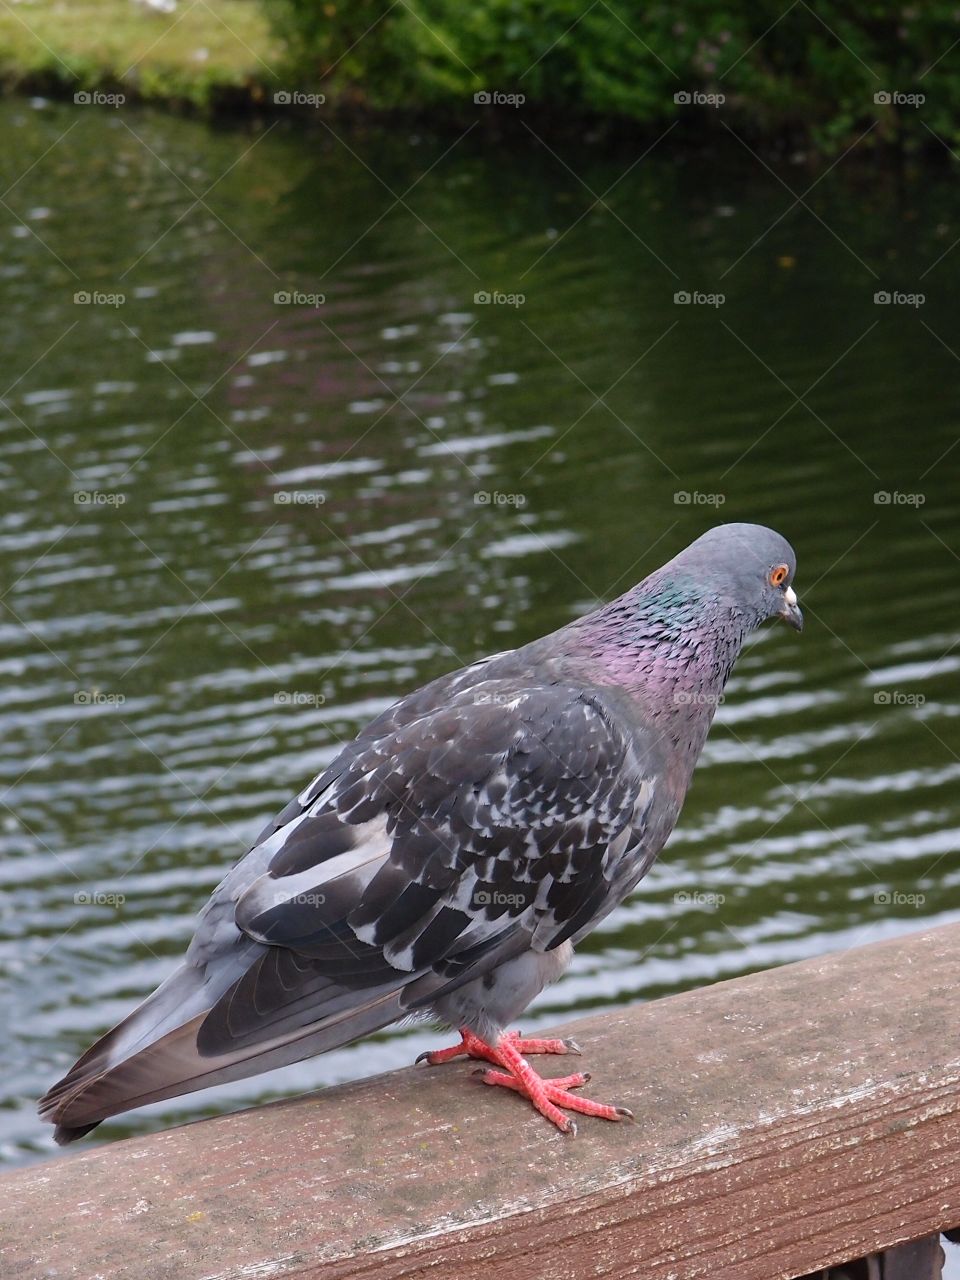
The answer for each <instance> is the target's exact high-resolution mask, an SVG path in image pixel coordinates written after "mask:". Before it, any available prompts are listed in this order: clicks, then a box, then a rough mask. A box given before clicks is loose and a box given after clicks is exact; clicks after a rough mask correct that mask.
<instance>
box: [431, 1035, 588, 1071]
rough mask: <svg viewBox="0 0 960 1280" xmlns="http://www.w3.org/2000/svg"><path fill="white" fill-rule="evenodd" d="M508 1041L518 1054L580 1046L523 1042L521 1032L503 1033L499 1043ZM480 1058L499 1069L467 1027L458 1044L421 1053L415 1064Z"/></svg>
mask: <svg viewBox="0 0 960 1280" xmlns="http://www.w3.org/2000/svg"><path fill="white" fill-rule="evenodd" d="M505 1040H506V1041H509V1042H510V1043H511V1044H512V1045H513V1046H514V1047H515V1048H516V1050H517V1052H518V1053H560V1054H563V1053H577V1054H578V1053H579V1052H580V1046H579V1045H578V1044H577V1042H576V1040H524V1038H523V1033H522V1032H521V1031H505V1032H504V1033H503V1035H502V1037H501V1040H500V1043H501V1044H502V1043H503V1042H504V1041H505ZM464 1057H466V1058H480V1059H482V1060H483V1061H485V1062H492V1063H493V1064H494V1065H495V1066H497V1067H501V1066H503V1063H502V1062H501V1061H500V1059H499V1058H498V1057H497V1056H496V1050H495V1049H491V1047H490V1046H489V1045H488V1044H487V1043H486V1041H484V1040H481V1039H480V1037H479V1036H475V1035H474V1034H473V1032H472V1031H471V1030H470V1029H469V1028H468V1027H461V1028H460V1043H459V1044H453V1045H450V1047H449V1048H447V1049H434V1050H432V1051H430V1052H428V1053H421V1054H420V1055H419V1057H418V1058H417V1062H426V1063H428V1064H429V1065H430V1066H431V1067H438V1066H440V1064H441V1063H442V1062H450V1061H452V1060H453V1059H454V1058H464Z"/></svg>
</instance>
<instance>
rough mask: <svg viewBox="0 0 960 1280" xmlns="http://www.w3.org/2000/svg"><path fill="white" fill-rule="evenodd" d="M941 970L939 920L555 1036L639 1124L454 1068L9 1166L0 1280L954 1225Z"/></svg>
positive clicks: (2, 1202)
mask: <svg viewBox="0 0 960 1280" xmlns="http://www.w3.org/2000/svg"><path fill="white" fill-rule="evenodd" d="M958 975H960V925H955V926H948V927H946V928H940V929H935V930H930V931H927V932H923V933H913V934H908V935H906V936H904V937H901V938H898V939H895V940H894V941H890V942H884V943H880V944H875V945H872V946H868V947H863V948H858V949H855V950H852V951H846V952H841V953H838V954H835V955H830V956H826V957H824V958H821V959H817V960H813V961H806V962H804V963H802V964H796V965H790V966H787V967H784V968H781V969H775V970H769V971H767V972H764V973H760V974H755V975H753V976H751V977H748V978H744V979H738V980H736V981H733V982H725V983H719V984H717V985H716V986H712V987H707V988H703V989H701V990H699V991H694V992H690V993H687V994H685V995H680V996H674V997H671V998H669V999H665V1000H658V1001H655V1002H653V1003H651V1004H647V1005H644V1006H640V1007H637V1008H634V1009H631V1010H629V1011H626V1012H621V1013H615V1014H609V1015H601V1016H596V1017H591V1018H586V1019H583V1020H582V1021H579V1022H577V1023H575V1024H571V1025H569V1026H567V1027H565V1028H563V1031H564V1032H565V1033H567V1034H575V1035H576V1038H577V1039H578V1040H579V1041H580V1043H581V1045H582V1047H583V1050H584V1054H585V1058H584V1064H585V1066H587V1068H588V1069H589V1070H590V1071H592V1072H593V1077H594V1078H593V1082H592V1084H591V1092H592V1093H593V1095H594V1096H596V1097H599V1098H604V1099H610V1100H614V1101H618V1102H623V1103H626V1104H627V1105H629V1106H631V1107H632V1108H633V1109H634V1111H635V1112H636V1115H637V1119H638V1123H637V1124H636V1125H609V1124H603V1123H601V1122H599V1121H589V1120H583V1122H582V1124H581V1126H580V1136H579V1137H577V1138H576V1139H568V1138H564V1137H562V1136H561V1135H559V1134H557V1133H554V1132H553V1131H552V1130H551V1129H550V1128H549V1126H548V1125H547V1124H546V1123H545V1122H544V1121H542V1120H541V1119H540V1118H539V1117H537V1116H535V1115H534V1114H533V1113H532V1111H530V1110H529V1109H528V1107H527V1105H526V1104H525V1103H523V1102H522V1101H521V1100H520V1099H518V1098H515V1097H513V1096H511V1095H507V1094H505V1093H504V1092H503V1091H501V1090H495V1089H487V1088H485V1087H483V1086H482V1085H480V1084H479V1083H477V1082H476V1081H474V1080H472V1079H470V1078H469V1077H470V1073H471V1071H472V1069H473V1067H474V1064H472V1063H471V1064H465V1063H464V1064H456V1065H449V1066H446V1067H438V1068H435V1069H430V1068H426V1067H419V1068H410V1069H409V1070H405V1071H400V1072H395V1073H393V1074H391V1075H389V1076H383V1077H379V1078H377V1079H375V1080H366V1081H361V1082H359V1083H356V1084H352V1085H348V1086H345V1087H341V1088H337V1089H331V1090H329V1091H326V1092H324V1093H320V1094H315V1095H312V1096H310V1097H306V1098H300V1099H296V1100H294V1101H292V1102H284V1103H278V1104H274V1105H272V1106H268V1107H264V1108H261V1109H259V1110H255V1111H246V1112H241V1113H239V1114H236V1115H233V1116H227V1117H223V1118H221V1119H216V1120H207V1121H202V1122H199V1123H196V1124H192V1125H187V1126H185V1127H183V1128H180V1129H175V1130H170V1131H168V1132H166V1133H161V1134H155V1135H153V1136H152V1137H149V1138H145V1139H138V1140H130V1141H126V1142H121V1143H117V1144H115V1145H113V1146H110V1147H106V1148H101V1149H98V1150H94V1151H90V1152H87V1153H84V1154H78V1155H69V1156H64V1157H63V1158H62V1159H59V1160H56V1161H51V1162H48V1163H45V1164H42V1165H37V1166H33V1167H31V1168H27V1169H25V1170H19V1171H16V1172H14V1173H12V1174H8V1175H6V1176H5V1177H4V1178H2V1179H0V1242H2V1244H0V1258H2V1265H0V1274H2V1276H4V1277H7V1276H10V1277H14V1276H16V1277H18V1280H25V1278H27V1277H37V1278H38V1280H39V1277H51V1276H56V1277H58V1278H59V1280H63V1278H65V1277H84V1280H86V1278H87V1277H97V1280H141V1277H143V1276H146V1275H149V1276H150V1277H151V1280H201V1278H203V1280H247V1278H250V1277H263V1278H269V1280H274V1278H276V1280H283V1278H286V1277H296V1278H297V1280H321V1278H322V1280H348V1278H349V1280H361V1278H362V1277H372V1276H376V1277H377V1280H401V1278H403V1280H407V1278H412V1277H423V1276H428V1275H430V1274H439V1273H440V1272H439V1271H438V1270H437V1269H438V1268H440V1269H443V1270H446V1269H448V1268H452V1274H455V1275H456V1276H457V1278H458V1280H493V1277H494V1276H495V1274H498V1273H499V1274H500V1275H502V1274H504V1271H505V1269H506V1274H509V1275H511V1276H512V1277H514V1280H529V1278H533V1277H536V1278H537V1280H541V1278H542V1280H553V1277H556V1280H561V1278H565V1277H568V1276H571V1275H574V1276H587V1275H589V1276H602V1277H628V1276H636V1277H642V1280H699V1278H701V1277H709V1278H710V1280H778V1278H781V1277H782V1278H784V1280H787V1278H789V1277H793V1276H798V1275H802V1274H804V1273H805V1272H810V1271H814V1270H816V1269H817V1268H819V1267H823V1266H826V1265H828V1264H830V1263H834V1262H840V1261H843V1260H845V1259H848V1258H851V1257H859V1256H862V1255H865V1254H868V1253H871V1252H874V1251H875V1250H878V1249H881V1248H886V1247H888V1246H890V1245H892V1244H894V1243H896V1242H897V1241H901V1240H909V1239H915V1238H917V1237H920V1236H923V1235H927V1234H929V1233H930V1232H932V1231H935V1230H938V1229H939V1228H941V1227H950V1226H955V1225H957V1224H958V1223H960V1156H958V1152H960V1036H958V1031H957V1013H956V1003H957V1000H956V989H957V980H958ZM569 1063H570V1059H566V1060H565V1061H564V1060H563V1059H558V1060H550V1061H548V1062H547V1070H548V1071H549V1072H550V1073H552V1074H561V1073H562V1072H563V1071H564V1070H566V1069H567V1068H568V1067H569Z"/></svg>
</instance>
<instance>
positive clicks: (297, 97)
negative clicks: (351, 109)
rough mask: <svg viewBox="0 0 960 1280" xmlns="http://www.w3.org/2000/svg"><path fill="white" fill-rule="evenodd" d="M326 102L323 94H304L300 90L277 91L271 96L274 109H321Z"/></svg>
mask: <svg viewBox="0 0 960 1280" xmlns="http://www.w3.org/2000/svg"><path fill="white" fill-rule="evenodd" d="M326 100H327V96H326V94H324V93H305V92H304V91H303V90H302V89H277V91H276V92H275V93H274V95H273V105H274V106H275V107H314V108H316V107H322V106H323V105H324V103H325V102H326Z"/></svg>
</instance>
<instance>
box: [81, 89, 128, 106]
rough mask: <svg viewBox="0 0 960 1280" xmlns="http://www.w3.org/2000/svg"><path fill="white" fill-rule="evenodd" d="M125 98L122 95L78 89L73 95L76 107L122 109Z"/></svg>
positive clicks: (97, 90)
mask: <svg viewBox="0 0 960 1280" xmlns="http://www.w3.org/2000/svg"><path fill="white" fill-rule="evenodd" d="M126 100H127V96H126V94H124V93H104V92H103V91H102V90H101V89H78V90H77V92H76V93H75V94H74V95H73V101H74V104H75V105H76V106H78V107H113V108H114V109H116V108H117V107H122V106H123V104H124V103H125V102H126Z"/></svg>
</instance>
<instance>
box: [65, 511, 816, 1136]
mask: <svg viewBox="0 0 960 1280" xmlns="http://www.w3.org/2000/svg"><path fill="white" fill-rule="evenodd" d="M794 567H795V558H794V554H793V551H792V550H791V548H790V546H789V544H788V543H787V542H785V541H784V539H783V538H782V537H780V535H779V534H777V533H774V532H773V531H772V530H770V529H765V528H763V527H762V526H760V525H751V524H727V525H720V526H718V527H716V528H714V529H711V530H710V531H709V532H708V533H705V534H704V535H703V536H702V537H700V538H698V539H697V540H696V541H695V542H694V543H692V544H691V545H690V546H689V547H687V549H686V550H685V551H682V552H681V553H680V554H679V555H678V556H676V557H675V558H674V559H673V560H671V561H669V562H668V563H667V564H665V565H664V566H663V567H662V568H661V569H658V570H657V571H656V572H655V573H652V574H651V575H650V576H649V577H648V578H645V579H644V581H643V582H641V583H640V584H639V585H638V586H636V587H633V588H632V590H630V591H628V592H626V594H625V595H622V596H620V597H619V598H618V599H616V600H613V601H611V602H610V603H609V604H606V605H603V606H602V607H601V608H599V609H597V610H595V611H594V612H593V613H591V614H588V615H587V616H586V617H584V618H580V619H579V620H577V621H575V622H571V623H570V624H569V625H567V626H565V627H562V628H561V629H560V630H559V631H555V632H553V634H551V635H548V636H545V637H544V638H543V639H541V640H535V641H533V642H532V643H531V644H527V645H524V646H523V647H522V648H519V649H514V650H511V651H509V652H507V653H499V654H495V655H494V656H492V657H489V658H484V659H482V660H481V661H480V662H475V663H474V664H473V665H472V666H469V667H464V668H462V669H461V670H459V671H455V672H453V673H452V674H450V675H446V676H441V677H440V678H439V679H438V680H433V681H431V683H430V684H427V685H424V686H423V688H421V689H417V690H416V691H415V692H414V693H411V694H408V695H407V696H406V697H405V698H401V699H400V701H399V702H395V703H394V704H393V706H391V707H390V708H389V709H388V710H387V711H385V712H384V713H383V714H382V715H380V716H378V717H377V718H376V719H375V720H373V721H372V722H371V723H370V724H369V725H367V727H366V728H365V729H364V730H363V731H362V732H361V733H360V734H358V736H357V737H356V739H355V740H354V741H353V742H351V743H350V744H349V745H348V746H346V747H344V749H343V750H342V751H341V752H340V754H339V755H338V756H337V758H336V759H335V760H334V762H333V763H332V764H331V765H330V766H329V767H328V768H326V769H324V771H323V772H322V773H321V774H320V775H319V776H318V777H317V778H315V779H314V781H313V782H311V783H310V785H309V786H308V787H306V788H305V789H304V790H303V791H302V792H301V793H300V795H299V796H297V798H296V799H295V800H292V801H291V802H290V803H289V804H288V805H287V807H286V808H285V809H284V810H283V811H282V813H280V815H279V816H278V817H277V818H276V819H275V820H274V821H273V822H271V823H270V824H269V825H268V826H267V827H266V828H265V829H264V831H262V832H261V834H260V838H259V839H258V840H257V842H256V844H255V845H254V847H253V849H252V850H251V851H250V852H249V853H248V854H247V855H246V856H245V857H244V858H243V859H242V860H241V861H240V862H238V863H237V865H236V866H235V867H234V868H233V869H232V870H231V871H230V872H229V874H228V875H227V877H226V879H225V880H224V881H223V882H222V883H221V884H220V886H219V887H218V888H217V889H216V890H215V891H214V893H213V895H212V897H211V898H210V900H209V902H208V903H207V905H206V906H205V907H204V909H203V911H202V913H201V915H200V923H199V926H198V928H197V931H196V934H195V935H194V938H193V940H192V942H191V943H190V946H189V948H188V950H187V954H186V959H185V961H184V963H183V965H182V966H181V967H180V968H179V969H178V970H177V971H176V972H175V973H173V974H172V975H171V976H170V977H169V978H167V980H166V981H165V982H164V983H163V984H162V985H161V986H160V987H159V988H158V989H157V990H156V991H155V992H154V993H153V995H151V996H150V997H148V999H147V1000H145V1001H144V1003H143V1004H141V1005H140V1006H139V1008H137V1009H135V1010H134V1011H133V1013H131V1014H130V1015H129V1016H128V1017H127V1018H125V1019H124V1021H123V1022H121V1023H120V1024H119V1025H118V1026H116V1027H114V1028H113V1030H112V1031H109V1032H108V1033H107V1034H106V1035H105V1036H103V1038H102V1039H100V1040H99V1041H98V1042H97V1043H96V1044H95V1045H94V1046H93V1047H92V1048H91V1049H89V1050H88V1051H87V1052H86V1053H85V1054H84V1055H83V1057H82V1058H80V1059H79V1061H78V1062H77V1063H76V1064H75V1066H74V1067H73V1068H72V1069H71V1070H70V1071H69V1072H68V1073H67V1075H66V1076H65V1077H64V1078H63V1079H62V1080H61V1081H59V1083H57V1084H55V1085H54V1086H53V1087H52V1088H51V1089H50V1091H49V1092H48V1093H47V1094H46V1096H45V1097H44V1098H43V1099H42V1101H41V1103H40V1113H41V1115H42V1116H43V1117H44V1118H45V1119H47V1120H50V1121H51V1122H52V1123H54V1124H55V1125H56V1126H57V1128H56V1134H55V1136H56V1139H57V1141H58V1142H61V1143H64V1142H70V1141H72V1140H73V1139H75V1138H79V1137H81V1136H82V1135H83V1134H85V1133H87V1132H88V1131H89V1130H90V1129H92V1128H94V1127H95V1126H96V1125H97V1124H99V1123H100V1121H101V1120H104V1119H106V1118H107V1117H108V1116H112V1115H116V1114H117V1113H118V1112H121V1111H128V1110H130V1109H132V1108H134V1107H139V1106H143V1105H144V1104H146V1103H148V1102H156V1101H158V1100H160V1099H162V1098H173V1097H177V1096H178V1095H180V1094H184V1093H190V1092H192V1091H193V1090H195V1089H203V1088H206V1087H207V1086H208V1085H213V1084H218V1083H220V1082H221V1081H226V1080H237V1079H240V1078H242V1077H245V1076H251V1075H255V1074H257V1073H258V1072H261V1071H266V1070H269V1069H271V1068H273V1067H279V1066H283V1065H285V1064H286V1063H290V1062H297V1061H299V1060H301V1059H303V1058H307V1057H311V1056H313V1055H314V1054H318V1053H322V1052H323V1051H324V1050H326V1049H333V1048H335V1047H337V1046H339V1045H343V1044H347V1043H349V1042H350V1041H353V1040H357V1039H358V1038H360V1037H361V1036H365V1035H368V1034H370V1033H371V1032H373V1031H376V1030H378V1029H379V1028H380V1027H384V1026H386V1025H388V1024H389V1023H392V1022H395V1021H397V1020H398V1019H400V1018H404V1017H407V1016H410V1015H417V1014H420V1015H424V1016H431V1017H433V1018H436V1019H439V1020H440V1021H441V1022H443V1023H444V1024H446V1025H448V1026H450V1027H454V1028H458V1029H459V1030H460V1035H461V1039H460V1042H459V1043H458V1044H456V1045H455V1046H453V1047H451V1048H449V1049H442V1050H439V1051H437V1052H435V1053H432V1054H428V1055H425V1056H426V1057H427V1059H428V1061H429V1062H431V1063H437V1062H443V1061H446V1060H447V1059H449V1058H451V1057H456V1056H458V1055H463V1054H468V1055H470V1056H472V1057H476V1058H479V1059H483V1060H485V1061H487V1062H489V1063H491V1064H492V1066H491V1067H490V1068H489V1069H487V1070H486V1071H485V1073H484V1077H483V1078H484V1080H485V1081H486V1082H487V1083H489V1084H495V1085H502V1086H505V1087H508V1088H510V1089H512V1090H514V1091H515V1092H517V1093H520V1094H522V1095H523V1096H525V1097H527V1098H529V1100H530V1101H531V1102H532V1103H533V1105H534V1106H535V1107H536V1108H537V1110H538V1111H540V1112H541V1113H542V1114H543V1115H545V1116H546V1117H547V1118H548V1119H549V1120H552V1121H553V1122H554V1124H556V1125H557V1126H558V1128H560V1129H561V1130H563V1131H564V1132H575V1127H574V1124H573V1121H572V1120H571V1119H570V1117H569V1116H568V1115H567V1114H565V1113H566V1112H569V1111H576V1112H580V1113H583V1114H586V1115H594V1116H600V1117H603V1118H605V1119H609V1120H617V1119H621V1118H623V1117H625V1116H629V1115H630V1113H629V1112H628V1111H626V1110H625V1109H624V1108H622V1107H612V1106H607V1105H605V1104H601V1103H596V1102H591V1101H588V1100H587V1099H585V1098H583V1097H582V1096H581V1095H579V1094H574V1093H572V1092H571V1090H572V1089H576V1088H579V1087H580V1086H582V1085H583V1084H585V1083H586V1081H587V1079H588V1077H587V1076H586V1075H584V1074H582V1073H577V1074H575V1075H571V1076H566V1077H561V1078H560V1079H544V1078H543V1077H541V1076H540V1075H538V1074H537V1073H536V1072H535V1071H534V1069H533V1068H532V1067H531V1065H530V1063H529V1062H528V1061H527V1058H526V1057H525V1056H524V1055H525V1054H533V1053H568V1052H577V1049H576V1046H575V1045H574V1044H573V1043H572V1042H570V1041H557V1040H522V1039H520V1037H519V1033H517V1032H508V1031H507V1030H506V1028H507V1027H508V1025H509V1024H510V1023H511V1022H512V1021H513V1019H514V1018H516V1017H517V1016H518V1015H519V1014H520V1013H522V1011H523V1010H524V1009H525V1008H526V1007H527V1005H528V1004H529V1003H530V1001H531V1000H533V998H534V997H535V996H536V995H537V994H538V993H539V992H540V991H541V990H542V989H543V987H544V986H545V985H546V984H547V983H550V982H553V981H555V980H556V979H557V978H559V977H560V975H561V974H562V973H563V971H564V969H565V968H566V967H567V965H568V964H569V963H570V958H571V956H572V955H573V949H574V947H575V946H576V944H577V943H578V942H579V941H580V940H581V938H584V937H586V935H587V934H588V933H589V932H590V931H591V929H593V928H594V927H595V926H596V924H597V923H598V921H600V920H602V919H603V918H604V917H605V916H606V915H608V914H609V912H611V911H612V910H613V909H614V908H615V907H616V906H617V905H618V904H619V903H620V902H622V901H623V900H624V898H625V897H626V896H627V894H629V893H630V892H631V891H632V890H633V889H634V888H635V887H636V885H637V883H638V882H639V881H640V879H641V878H642V877H643V876H644V875H645V874H646V872H647V871H648V870H649V868H650V866H651V864H652V863H653V861H654V859H655V858H656V856H657V854H658V853H659V852H660V850H661V849H662V848H663V846H664V844H665V842H666V840H667V837H668V836H669V835H670V832H671V831H672V830H673V827H674V824H675V823H676V821H677V817H678V815H679V813H680V807H681V805H682V803H683V800H684V796H685V795H686V791H687V788H688V786H689V785H690V777H691V774H692V773H693V769H694V766H695V764H696V762H697V757H698V756H699V755H700V751H701V748H702V747H703V743H704V740H705V738H706V736H707V731H708V729H709V727H710V723H711V721H712V720H713V714H714V711H715V709H716V705H717V701H718V698H719V695H720V693H721V691H722V689H723V687H724V684H725V683H726V680H727V677H728V675H729V674H730V670H731V668H732V666H733V664H734V662H735V661H736V658H737V655H738V654H739V652H740V648H741V645H742V644H743V641H744V639H745V637H746V636H747V635H748V634H749V633H750V632H751V631H753V629H754V628H755V627H757V626H758V625H759V624H760V623H761V622H763V621H765V620H766V619H767V618H772V617H780V618H783V619H785V620H786V621H787V622H789V623H790V625H791V626H793V627H795V628H796V629H797V630H798V631H799V630H800V628H801V626H802V622H803V619H802V615H801V613H800V610H799V609H798V607H797V598H796V595H795V593H794V591H793V588H792V587H791V582H792V579H793V574H794Z"/></svg>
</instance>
